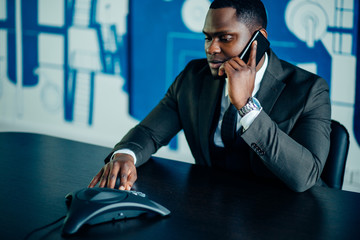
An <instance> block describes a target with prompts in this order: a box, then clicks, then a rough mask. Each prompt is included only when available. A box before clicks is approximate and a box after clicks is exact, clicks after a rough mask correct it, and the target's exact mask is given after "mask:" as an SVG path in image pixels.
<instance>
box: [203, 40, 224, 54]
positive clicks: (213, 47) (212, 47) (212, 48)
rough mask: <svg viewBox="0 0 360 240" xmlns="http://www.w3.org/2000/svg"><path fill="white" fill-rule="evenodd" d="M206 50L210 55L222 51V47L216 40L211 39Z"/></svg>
mask: <svg viewBox="0 0 360 240" xmlns="http://www.w3.org/2000/svg"><path fill="white" fill-rule="evenodd" d="M206 52H207V53H208V54H210V55H214V54H217V53H220V52H221V48H220V46H219V43H218V42H217V41H216V40H213V41H211V42H210V43H208V45H207V48H206Z"/></svg>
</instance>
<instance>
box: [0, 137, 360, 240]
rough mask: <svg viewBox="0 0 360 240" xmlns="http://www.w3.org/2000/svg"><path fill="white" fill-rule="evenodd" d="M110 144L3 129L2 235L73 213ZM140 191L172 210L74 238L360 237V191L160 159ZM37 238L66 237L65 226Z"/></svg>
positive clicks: (144, 172)
mask: <svg viewBox="0 0 360 240" xmlns="http://www.w3.org/2000/svg"><path fill="white" fill-rule="evenodd" d="M109 151H110V149H109V148H104V147H99V146H95V145H90V144H85V143H80V142H75V141H70V140H65V139H60V138H55V137H50V136H45V135H38V134H29V133H0V189H1V195H0V209H1V211H0V238H1V239H22V238H24V236H25V235H26V234H27V233H28V232H30V231H31V230H33V229H34V228H37V227H40V226H43V225H46V224H48V223H50V222H52V221H54V220H56V219H57V218H59V217H61V216H63V215H65V214H66V205H65V199H64V196H65V195H66V194H67V193H69V192H72V191H76V190H79V189H81V188H84V187H86V186H87V184H88V183H89V181H90V180H91V178H92V177H93V175H94V174H96V173H97V171H98V170H99V169H100V168H101V166H102V165H103V159H104V157H105V156H106V155H107V154H108V153H109ZM135 188H136V190H137V191H141V192H144V193H146V194H147V196H148V197H149V198H150V199H152V200H154V201H157V202H158V203H160V204H162V205H164V206H165V207H167V208H168V209H169V210H171V212H172V213H171V215H170V216H169V217H166V218H154V217H149V216H143V217H140V218H137V219H128V220H124V221H117V222H110V223H106V224H100V225H97V226H93V227H89V228H85V229H82V230H81V231H80V232H79V233H78V234H76V235H74V236H71V237H69V239H137V240H138V239H360V194H359V193H352V192H346V191H340V190H334V189H328V188H322V187H313V188H312V189H310V190H308V191H306V192H304V193H295V192H292V191H291V190H289V189H288V188H287V187H285V186H284V185H282V184H281V183H279V182H273V181H264V180H261V179H249V178H244V177H241V176H237V175H236V174H234V173H229V172H222V171H215V170H214V169H212V168H206V167H202V166H197V165H191V164H187V163H182V162H176V161H171V160H165V159H159V158H153V159H151V160H150V161H149V162H148V163H146V164H145V165H143V166H141V167H139V168H138V181H137V182H136V185H135ZM30 239H62V236H61V223H58V224H56V225H54V226H51V227H49V228H46V229H44V230H42V231H40V232H37V233H35V234H34V235H32V236H31V238H30Z"/></svg>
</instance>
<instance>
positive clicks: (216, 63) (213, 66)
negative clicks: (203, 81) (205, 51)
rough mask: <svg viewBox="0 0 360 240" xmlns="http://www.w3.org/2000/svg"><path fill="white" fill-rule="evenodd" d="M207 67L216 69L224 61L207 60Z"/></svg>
mask: <svg viewBox="0 0 360 240" xmlns="http://www.w3.org/2000/svg"><path fill="white" fill-rule="evenodd" d="M208 63H209V67H210V68H212V69H218V68H219V67H220V66H221V65H222V64H223V63H224V62H223V61H216V60H213V61H208Z"/></svg>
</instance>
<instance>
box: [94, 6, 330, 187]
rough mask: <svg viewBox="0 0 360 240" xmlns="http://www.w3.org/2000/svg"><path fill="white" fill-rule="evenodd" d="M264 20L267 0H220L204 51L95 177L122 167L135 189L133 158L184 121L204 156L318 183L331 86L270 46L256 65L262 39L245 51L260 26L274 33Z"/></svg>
mask: <svg viewBox="0 0 360 240" xmlns="http://www.w3.org/2000/svg"><path fill="white" fill-rule="evenodd" d="M266 24H267V17H266V11H265V8H264V6H263V4H262V2H261V1H260V0H215V1H214V2H213V3H212V4H211V6H210V9H209V11H208V13H207V16H206V20H205V24H204V29H203V32H204V34H205V51H206V56H207V61H206V60H205V59H200V60H194V61H192V62H190V63H189V64H188V65H187V66H186V67H185V69H184V70H183V71H182V72H181V73H180V74H179V76H178V77H177V78H176V80H175V81H174V83H173V84H172V85H171V87H170V88H169V90H168V92H167V93H166V95H165V97H164V98H163V99H162V100H161V101H160V103H159V104H158V105H157V106H156V107H155V108H154V109H153V111H152V112H151V113H150V114H149V115H148V116H147V117H146V118H145V119H144V120H143V121H142V122H141V123H140V124H138V125H137V126H136V127H135V128H133V129H132V130H130V132H129V133H128V134H127V135H126V136H125V137H124V138H123V139H122V140H121V142H120V143H118V144H117V145H116V146H115V148H114V150H113V152H112V153H111V154H110V155H109V156H108V157H107V159H106V162H107V163H106V165H105V166H104V167H103V168H102V169H101V170H100V172H99V173H98V174H97V175H96V176H95V177H94V178H93V180H92V181H91V183H90V185H89V187H94V186H95V185H96V184H97V183H99V186H100V187H109V188H113V187H114V186H115V181H116V177H117V176H118V175H120V179H121V187H120V189H127V190H130V189H131V187H132V185H133V184H134V182H135V181H136V179H137V175H136V167H135V164H134V161H136V166H139V165H141V164H143V163H144V162H146V161H147V160H148V159H149V158H150V156H151V154H153V153H154V152H156V151H157V149H158V148H160V147H161V146H163V145H166V144H168V142H169V141H170V140H171V138H172V137H173V136H174V135H175V134H176V133H177V132H178V131H180V130H181V129H183V130H184V133H185V136H186V139H187V142H188V144H189V146H190V149H191V151H192V154H193V156H194V158H195V162H196V163H197V164H202V165H207V166H213V167H216V168H224V169H228V170H231V171H236V172H238V173H239V174H242V175H244V174H246V175H255V176H259V177H264V178H277V179H280V180H281V181H283V182H284V183H285V184H286V185H287V186H288V187H289V188H291V189H293V190H294V191H298V192H301V191H305V190H307V189H309V188H310V187H312V186H313V185H315V184H320V183H321V180H320V175H321V172H322V169H323V167H324V164H325V161H326V158H327V155H328V150H329V144H330V143H329V136H330V100H329V89H328V86H327V84H326V82H325V80H323V79H322V78H320V77H318V76H316V75H314V74H311V73H309V72H307V71H304V70H302V69H300V68H297V67H295V66H293V65H291V64H289V63H287V62H285V61H282V60H279V59H278V58H277V57H276V55H275V54H274V53H273V52H272V50H268V51H267V53H266V54H265V55H264V56H263V57H262V58H261V60H260V62H259V63H258V65H256V62H255V56H256V51H257V42H254V43H253V44H252V45H251V52H250V58H249V60H248V61H247V62H244V61H242V60H241V59H240V58H239V57H238V55H239V54H240V53H241V52H242V51H243V49H244V47H245V46H246V45H247V43H248V42H249V40H250V38H251V37H252V35H253V34H254V32H255V31H257V30H260V32H261V33H262V34H263V35H264V36H265V37H267V32H266ZM230 103H231V104H230ZM229 106H230V107H229ZM227 109H229V112H230V109H235V115H233V116H236V118H237V119H236V120H235V122H234V123H235V125H236V126H235V130H234V134H233V136H230V140H229V137H228V135H227V134H225V133H223V131H225V129H228V125H227V124H225V122H227V123H229V120H227V119H228V118H227V117H226V118H225V117H224V116H225V115H226V116H228V114H227ZM237 110H239V113H236V112H237ZM232 111H233V110H232ZM223 122H224V124H223ZM230 122H231V121H230ZM235 131H236V132H235ZM110 158H111V160H110Z"/></svg>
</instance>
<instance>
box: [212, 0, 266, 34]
mask: <svg viewBox="0 0 360 240" xmlns="http://www.w3.org/2000/svg"><path fill="white" fill-rule="evenodd" d="M226 7H230V8H234V9H235V10H236V16H237V17H238V20H239V21H240V22H242V23H243V24H245V25H246V26H247V28H248V29H249V30H250V31H251V32H255V31H256V30H258V29H260V28H264V29H266V27H267V16H266V10H265V7H264V4H263V3H262V2H261V0H214V1H213V2H212V3H211V5H210V9H219V8H226Z"/></svg>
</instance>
